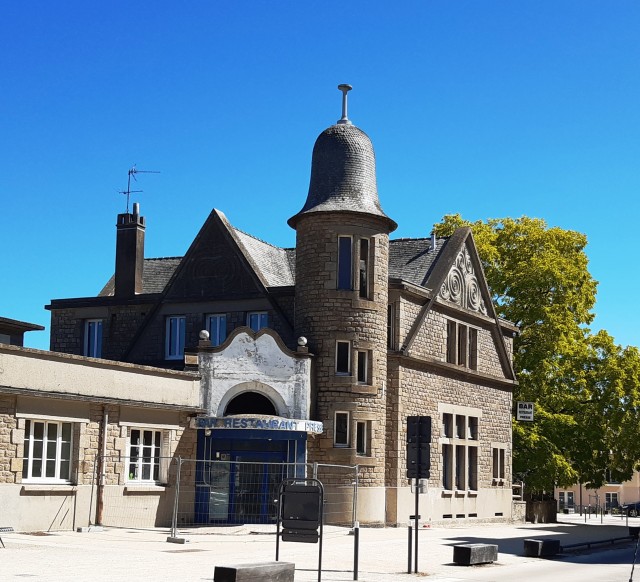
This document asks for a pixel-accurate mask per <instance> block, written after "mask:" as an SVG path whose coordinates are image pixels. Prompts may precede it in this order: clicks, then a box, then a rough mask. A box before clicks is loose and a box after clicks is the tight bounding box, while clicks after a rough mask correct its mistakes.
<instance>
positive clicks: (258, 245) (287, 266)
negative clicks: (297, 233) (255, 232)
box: [233, 228, 295, 287]
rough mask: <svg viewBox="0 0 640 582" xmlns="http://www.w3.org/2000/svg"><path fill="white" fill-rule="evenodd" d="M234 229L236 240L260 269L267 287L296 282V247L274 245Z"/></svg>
mask: <svg viewBox="0 0 640 582" xmlns="http://www.w3.org/2000/svg"><path fill="white" fill-rule="evenodd" d="M233 231H234V234H235V235H236V240H237V241H238V242H239V243H240V244H241V245H242V247H244V251H245V252H246V254H247V255H248V256H249V257H251V259H252V260H253V262H254V264H255V265H256V267H257V268H258V269H259V270H260V273H261V274H262V277H263V279H264V281H266V283H267V287H286V286H288V285H294V284H295V278H294V272H295V249H282V248H280V247H276V246H273V245H271V244H269V243H267V242H264V241H263V240H260V239H258V238H256V237H254V236H251V235H250V234H247V233H246V232H242V231H241V230H238V229H237V228H234V229H233ZM292 257H293V258H292Z"/></svg>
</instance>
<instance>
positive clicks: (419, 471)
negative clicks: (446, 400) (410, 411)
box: [407, 416, 431, 479]
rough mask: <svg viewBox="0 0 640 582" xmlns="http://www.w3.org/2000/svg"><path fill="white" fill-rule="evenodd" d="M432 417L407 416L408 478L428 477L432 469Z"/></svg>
mask: <svg viewBox="0 0 640 582" xmlns="http://www.w3.org/2000/svg"><path fill="white" fill-rule="evenodd" d="M430 445H431V417H430V416H408V417H407V478H408V479H428V478H429V471H430V469H431V450H430V449H431V447H430Z"/></svg>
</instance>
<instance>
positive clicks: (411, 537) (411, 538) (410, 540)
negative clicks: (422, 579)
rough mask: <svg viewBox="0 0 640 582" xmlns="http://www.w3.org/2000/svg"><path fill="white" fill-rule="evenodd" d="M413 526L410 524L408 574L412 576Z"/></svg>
mask: <svg viewBox="0 0 640 582" xmlns="http://www.w3.org/2000/svg"><path fill="white" fill-rule="evenodd" d="M411 530H412V528H411V524H409V543H408V554H409V565H408V566H407V574H411V542H412V541H413V536H412V535H411V534H412V531H411Z"/></svg>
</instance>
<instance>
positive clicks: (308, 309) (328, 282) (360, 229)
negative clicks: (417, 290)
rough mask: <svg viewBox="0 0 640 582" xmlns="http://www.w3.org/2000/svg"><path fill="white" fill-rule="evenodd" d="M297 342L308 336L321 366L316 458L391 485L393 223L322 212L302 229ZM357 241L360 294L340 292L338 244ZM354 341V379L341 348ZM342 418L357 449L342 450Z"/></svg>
mask: <svg viewBox="0 0 640 582" xmlns="http://www.w3.org/2000/svg"><path fill="white" fill-rule="evenodd" d="M296 228H297V245H296V312H295V313H296V323H295V330H296V335H300V336H305V337H306V338H307V339H308V341H309V350H310V352H311V353H313V354H314V355H315V359H314V391H315V395H316V397H315V401H316V408H315V417H316V418H317V419H318V420H320V421H322V422H323V423H325V427H326V430H325V433H324V434H323V435H321V436H320V437H318V438H315V439H314V440H313V441H311V442H310V444H309V458H310V459H312V460H314V461H318V462H332V463H341V464H356V463H357V464H359V465H362V466H363V467H364V469H363V477H362V479H363V480H362V481H361V483H362V484H363V485H365V486H374V485H379V486H382V485H384V463H385V459H384V453H385V431H386V427H385V424H386V416H385V408H386V402H385V390H384V388H385V385H386V379H387V361H386V342H387V322H386V318H387V302H388V262H389V240H388V235H387V234H384V231H385V228H386V222H383V221H381V220H379V219H376V218H375V217H367V216H365V215H355V214H354V215H345V214H341V215H338V214H336V215H332V214H325V213H317V214H313V215H311V216H303V217H301V218H300V220H299V222H298V223H297V225H296ZM341 235H343V236H352V237H353V240H354V244H353V253H352V259H353V261H354V264H353V271H352V272H353V278H354V289H353V290H339V289H337V269H338V237H339V236H341ZM361 238H365V239H368V240H369V241H370V243H369V244H370V248H369V253H370V254H369V256H370V257H371V260H370V262H369V285H370V287H369V294H368V297H369V298H367V299H364V298H360V296H359V289H358V284H359V282H358V278H357V276H356V275H357V269H356V266H357V263H356V257H357V256H358V249H359V246H358V245H359V243H358V242H357V241H359V240H360V239H361ZM339 340H341V341H349V342H351V356H352V359H351V373H350V374H348V375H338V374H336V341H339ZM358 350H365V351H368V352H369V357H370V360H371V362H370V375H369V380H368V382H367V383H366V384H358V382H357V377H356V371H355V357H356V353H357V351H358ZM336 411H345V412H349V413H350V414H351V432H350V435H351V438H350V443H349V446H348V447H346V448H339V447H335V446H334V441H333V439H334V415H335V412H336ZM357 420H363V421H366V422H368V424H369V426H370V427H371V434H370V450H369V454H368V455H367V456H358V455H356V449H355V426H356V425H355V423H356V421H357Z"/></svg>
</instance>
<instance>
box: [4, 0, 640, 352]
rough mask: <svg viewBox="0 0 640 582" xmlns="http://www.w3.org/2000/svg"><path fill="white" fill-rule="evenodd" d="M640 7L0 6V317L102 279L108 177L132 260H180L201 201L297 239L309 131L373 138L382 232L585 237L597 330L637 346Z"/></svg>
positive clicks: (264, 233) (108, 242) (579, 2)
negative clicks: (534, 223)
mask: <svg viewBox="0 0 640 582" xmlns="http://www.w3.org/2000/svg"><path fill="white" fill-rule="evenodd" d="M638 31H640V3H639V2H637V1H631V0H630V1H618V0H607V1H605V0H602V1H597V2H596V1H591V0H573V1H563V0H549V1H546V0H539V1H535V2H534V1H517V2H515V1H513V0H508V1H498V0H493V1H483V0H473V1H460V0H455V1H454V0H421V1H416V2H398V3H393V4H392V3H390V2H382V1H380V2H372V1H371V0H369V1H367V2H364V1H349V2H345V1H341V2H334V1H323V2H303V1H300V0H298V1H275V0H269V1H266V0H265V1H246V2H239V1H237V0H236V1H233V2H232V1H217V2H205V1H201V2H185V3H177V2H166V1H156V2H120V1H113V2H108V3H106V2H105V3H95V2H77V1H67V2H55V3H54V2H48V1H47V2H44V1H43V2H32V1H29V0H25V1H24V2H11V3H5V6H4V7H3V15H2V19H0V39H2V40H1V41H0V42H1V43H2V50H1V51H0V71H1V78H2V90H1V91H0V109H1V115H0V131H1V134H2V140H0V160H1V162H0V167H1V171H0V196H1V197H2V206H1V208H2V210H1V213H0V225H1V232H2V238H3V244H2V252H1V253H0V265H1V272H2V284H1V285H0V316H4V317H11V318H14V319H20V320H24V321H29V322H33V323H39V324H41V325H44V326H46V327H47V331H45V332H31V333H30V334H27V337H26V343H27V345H28V346H30V347H37V348H45V349H46V348H47V347H48V342H49V336H48V327H49V312H48V311H45V310H44V305H45V304H47V303H48V302H49V301H50V300H51V299H53V298H66V297H84V296H92V295H96V294H97V293H98V291H99V290H100V289H101V287H102V286H103V284H104V283H105V282H106V281H107V280H108V279H109V277H110V275H111V274H112V271H113V266H114V250H115V220H116V215H117V214H118V213H119V212H123V211H124V210H125V198H124V196H123V195H122V194H119V193H118V191H119V190H123V189H124V188H125V187H126V182H127V170H128V169H129V168H130V167H132V165H133V164H136V165H137V167H138V169H141V170H157V171H160V172H161V173H160V174H148V175H139V180H138V182H137V183H136V184H134V185H135V189H142V190H144V192H143V193H141V194H137V195H135V198H134V199H135V200H136V201H139V202H140V205H141V209H142V214H144V215H145V217H146V220H147V236H146V256H147V257H159V256H180V255H182V254H183V253H184V252H185V251H186V249H187V248H188V246H189V244H190V242H191V241H192V240H193V238H194V236H195V235H196V233H197V232H198V229H199V228H200V226H201V225H202V223H203V222H204V220H205V218H206V217H207V215H208V214H209V212H210V211H211V209H212V208H214V207H215V208H218V209H220V210H222V211H223V212H224V213H225V214H226V216H227V217H228V218H229V220H230V221H231V222H232V224H234V225H235V226H236V227H238V228H240V229H242V230H244V231H246V232H249V233H251V234H253V235H255V236H258V237H260V238H262V239H264V240H266V241H268V242H271V243H273V244H276V245H280V246H293V245H294V242H295V233H294V231H293V230H292V229H291V228H289V227H288V226H287V225H286V220H287V219H288V218H289V217H290V216H292V215H293V214H295V213H296V212H297V211H298V210H299V209H300V208H301V206H302V204H303V202H304V200H305V197H306V194H307V189H308V185H309V171H310V161H311V150H312V147H313V143H314V141H315V138H316V137H317V135H318V134H319V133H320V132H321V131H322V130H323V129H325V128H326V127H328V126H329V125H331V124H333V123H334V122H335V121H336V120H337V119H338V118H339V117H340V93H339V91H338V90H337V89H336V86H337V85H338V83H350V84H352V85H353V87H354V90H353V91H352V92H351V93H350V100H349V116H350V118H351V119H352V120H353V122H354V123H355V124H356V125H357V126H359V127H360V128H362V129H363V130H364V131H366V132H367V133H368V134H369V136H370V137H371V139H372V141H373V144H374V147H375V150H376V156H377V170H378V189H379V193H380V199H381V202H382V205H383V208H384V210H385V212H386V213H387V214H388V215H389V216H390V217H392V218H393V219H394V220H396V221H397V222H398V224H399V228H398V230H397V231H396V232H395V233H394V236H395V237H418V236H428V235H429V233H430V231H431V227H432V225H433V224H434V223H435V222H438V221H439V220H440V219H441V217H442V216H443V215H444V214H448V213H455V212H458V213H460V214H462V215H463V216H464V217H465V218H467V219H470V220H476V219H486V218H497V217H504V216H512V217H518V216H522V215H528V216H535V217H540V218H544V219H545V220H546V221H547V222H548V223H549V224H550V225H557V226H560V227H562V228H566V229H573V230H578V231H581V232H584V233H586V234H587V236H588V239H589V245H588V248H587V253H588V256H589V259H590V269H591V272H592V274H593V275H594V277H595V278H596V279H597V280H598V281H599V282H600V283H599V287H598V301H597V304H596V308H595V312H596V314H597V316H596V320H595V323H594V325H593V326H592V327H593V328H594V329H599V328H604V329H607V330H608V331H609V332H610V333H611V334H612V335H613V336H614V338H615V339H616V341H617V342H618V343H621V344H623V345H627V344H632V345H636V346H637V345H640V310H638V308H637V299H636V296H635V292H633V290H634V289H637V288H638V287H639V286H640V270H639V269H638V268H637V267H636V265H635V261H636V256H637V250H636V249H637V242H636V229H637V225H638V215H639V210H640V202H639V200H640V197H639V194H640V171H639V168H640V165H639V162H640V74H639V72H640V42H638Z"/></svg>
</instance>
